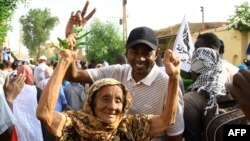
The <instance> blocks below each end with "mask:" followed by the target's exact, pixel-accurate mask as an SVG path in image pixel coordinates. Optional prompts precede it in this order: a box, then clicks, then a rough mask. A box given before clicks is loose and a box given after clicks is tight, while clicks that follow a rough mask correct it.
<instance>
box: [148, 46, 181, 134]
mask: <svg viewBox="0 0 250 141" xmlns="http://www.w3.org/2000/svg"><path fill="white" fill-rule="evenodd" d="M163 63H164V65H165V68H167V69H166V72H167V74H168V75H169V82H168V95H167V100H166V101H165V105H164V110H163V112H162V113H161V114H160V115H155V116H153V118H152V122H151V129H150V135H151V136H154V135H156V134H158V133H161V132H163V131H164V130H165V129H166V128H168V127H169V126H170V125H172V124H174V123H175V119H176V112H177V106H178V90H179V80H180V59H179V58H178V57H177V56H175V54H173V52H172V51H171V50H169V49H168V50H166V51H165V53H164V61H163Z"/></svg>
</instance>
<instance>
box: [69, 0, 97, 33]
mask: <svg viewBox="0 0 250 141" xmlns="http://www.w3.org/2000/svg"><path fill="white" fill-rule="evenodd" d="M88 6H89V1H88V0H87V1H86V3H85V5H84V7H83V10H82V11H80V10H79V11H77V12H76V14H74V12H72V13H71V16H70V18H69V21H68V23H67V26H66V31H65V32H66V37H67V36H68V35H69V34H72V33H73V25H79V26H84V25H85V24H86V23H87V22H88V20H89V19H90V18H91V17H92V16H93V15H94V14H95V12H96V9H95V8H94V9H93V10H92V11H91V12H90V13H89V14H88V15H87V16H85V14H86V12H87V9H88Z"/></svg>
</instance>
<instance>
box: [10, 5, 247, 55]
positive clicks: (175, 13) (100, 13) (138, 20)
mask: <svg viewBox="0 0 250 141" xmlns="http://www.w3.org/2000/svg"><path fill="white" fill-rule="evenodd" d="M244 1H249V0H172V1H169V0H127V6H126V9H127V28H128V31H127V33H128V34H129V32H130V31H131V30H132V29H133V28H135V27H139V26H148V27H150V28H152V29H154V30H157V29H161V28H165V27H168V26H171V25H174V24H178V23H180V22H181V21H182V19H183V17H184V15H186V18H187V20H188V21H189V22H201V21H202V12H201V6H203V7H204V21H205V22H225V21H227V19H228V18H229V16H230V15H233V14H234V11H235V6H236V5H240V4H242V3H243V2H244ZM85 2H86V0H30V2H29V4H28V5H26V6H24V5H20V6H19V8H18V9H17V10H16V11H15V14H14V16H13V18H12V22H11V23H12V31H10V32H9V33H8V38H9V45H10V48H11V49H12V50H13V51H14V50H18V47H19V46H20V45H19V44H18V40H19V36H18V35H19V31H20V24H19V18H20V17H21V16H22V15H26V14H27V13H28V11H29V9H30V8H41V9H44V8H45V7H47V8H49V9H50V10H51V13H52V15H53V16H57V17H58V18H59V20H60V23H59V25H57V26H56V27H55V28H54V30H53V31H52V32H51V36H50V37H51V39H50V40H51V41H55V40H56V38H57V37H60V38H64V31H65V26H66V23H67V21H68V19H69V17H70V13H71V12H72V11H77V10H81V9H82V8H83V6H84V4H85ZM93 8H96V9H97V11H96V13H95V15H94V17H97V18H99V19H100V20H102V21H111V22H113V23H114V24H117V26H119V27H120V29H121V33H122V26H121V25H119V18H121V17H122V0H89V8H88V12H90V11H91V10H92V9H93ZM88 12H87V13H88ZM92 19H93V17H92ZM90 23H91V19H90V21H89V22H88V24H90ZM87 26H88V25H87ZM21 46H22V45H21Z"/></svg>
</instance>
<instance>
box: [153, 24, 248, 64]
mask: <svg viewBox="0 0 250 141" xmlns="http://www.w3.org/2000/svg"><path fill="white" fill-rule="evenodd" d="M226 24H227V23H225V22H213V23H205V24H204V30H203V24H202V23H189V28H190V32H191V35H192V39H193V42H195V40H196V38H197V36H198V35H199V34H202V33H206V32H213V33H214V34H216V35H217V36H218V37H219V38H220V39H221V40H223V41H224V44H225V53H224V56H223V57H224V59H225V60H227V61H229V62H231V63H232V64H234V65H240V64H242V63H243V59H245V58H246V50H247V47H248V44H249V42H250V32H239V31H236V30H228V29H227V28H226ZM179 27H180V24H177V25H174V26H170V27H167V28H164V29H160V30H156V33H157V37H158V40H159V44H160V48H161V50H163V51H164V50H165V49H166V48H172V47H173V46H174V42H175V38H176V34H177V32H178V30H179Z"/></svg>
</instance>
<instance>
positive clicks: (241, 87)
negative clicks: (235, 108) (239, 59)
mask: <svg viewBox="0 0 250 141" xmlns="http://www.w3.org/2000/svg"><path fill="white" fill-rule="evenodd" d="M230 90H231V94H232V96H233V97H234V98H235V99H236V100H237V102H238V103H239V105H240V107H241V109H242V110H243V112H244V114H245V115H246V116H247V118H248V120H250V102H249V99H250V70H249V69H242V70H240V71H239V72H238V73H236V74H235V75H234V77H233V84H232V85H231V86H230Z"/></svg>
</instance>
